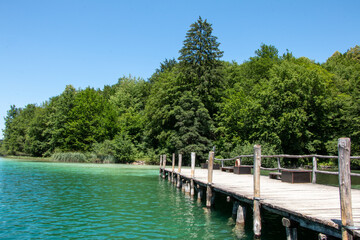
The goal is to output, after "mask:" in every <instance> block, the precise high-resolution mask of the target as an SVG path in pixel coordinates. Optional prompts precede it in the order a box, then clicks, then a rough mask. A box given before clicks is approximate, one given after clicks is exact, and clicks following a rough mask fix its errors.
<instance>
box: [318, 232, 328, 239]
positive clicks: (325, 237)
mask: <svg viewBox="0 0 360 240" xmlns="http://www.w3.org/2000/svg"><path fill="white" fill-rule="evenodd" d="M318 240H327V236H326V235H325V234H322V233H319V235H318Z"/></svg>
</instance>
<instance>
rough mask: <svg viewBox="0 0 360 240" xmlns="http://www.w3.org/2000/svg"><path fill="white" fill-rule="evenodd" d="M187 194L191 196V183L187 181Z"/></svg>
mask: <svg viewBox="0 0 360 240" xmlns="http://www.w3.org/2000/svg"><path fill="white" fill-rule="evenodd" d="M185 193H186V194H189V195H190V182H189V181H186V184H185Z"/></svg>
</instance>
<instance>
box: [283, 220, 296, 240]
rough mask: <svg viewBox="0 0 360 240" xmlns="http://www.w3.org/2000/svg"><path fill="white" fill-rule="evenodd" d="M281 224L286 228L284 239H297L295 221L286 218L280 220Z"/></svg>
mask: <svg viewBox="0 0 360 240" xmlns="http://www.w3.org/2000/svg"><path fill="white" fill-rule="evenodd" d="M281 222H282V224H283V226H284V227H285V228H286V240H297V225H298V224H297V223H296V222H293V221H290V220H289V219H287V218H282V220H281Z"/></svg>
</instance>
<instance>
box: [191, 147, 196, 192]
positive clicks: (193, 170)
mask: <svg viewBox="0 0 360 240" xmlns="http://www.w3.org/2000/svg"><path fill="white" fill-rule="evenodd" d="M195 156H196V155H195V153H194V152H192V153H191V180H190V196H194V195H195V189H194V188H195V186H194V176H195Z"/></svg>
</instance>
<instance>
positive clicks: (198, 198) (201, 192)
mask: <svg viewBox="0 0 360 240" xmlns="http://www.w3.org/2000/svg"><path fill="white" fill-rule="evenodd" d="M196 188H197V200H198V202H201V199H202V197H203V189H202V187H200V185H199V184H198V185H197V186H196Z"/></svg>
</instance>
